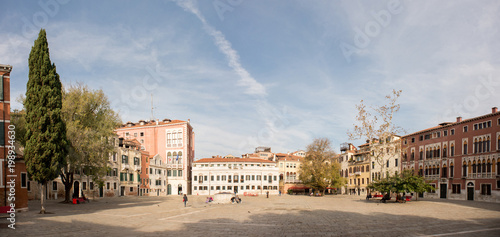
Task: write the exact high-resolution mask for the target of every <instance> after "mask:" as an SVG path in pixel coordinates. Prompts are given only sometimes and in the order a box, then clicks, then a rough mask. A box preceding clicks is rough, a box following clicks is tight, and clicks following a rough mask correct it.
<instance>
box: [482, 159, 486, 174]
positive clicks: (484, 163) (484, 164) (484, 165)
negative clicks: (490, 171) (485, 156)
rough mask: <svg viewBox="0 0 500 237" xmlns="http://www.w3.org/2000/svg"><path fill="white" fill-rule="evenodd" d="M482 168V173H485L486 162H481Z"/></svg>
mask: <svg viewBox="0 0 500 237" xmlns="http://www.w3.org/2000/svg"><path fill="white" fill-rule="evenodd" d="M482 167H483V169H482V173H486V160H483V163H482Z"/></svg>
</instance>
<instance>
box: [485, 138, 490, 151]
mask: <svg viewBox="0 0 500 237" xmlns="http://www.w3.org/2000/svg"><path fill="white" fill-rule="evenodd" d="M486 139H487V140H486V149H484V151H485V152H490V151H491V149H490V144H491V141H490V137H489V136H488V138H486Z"/></svg>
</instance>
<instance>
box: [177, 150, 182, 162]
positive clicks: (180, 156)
mask: <svg viewBox="0 0 500 237" xmlns="http://www.w3.org/2000/svg"><path fill="white" fill-rule="evenodd" d="M177 156H178V157H179V159H178V161H177V162H178V163H179V164H182V151H179V153H177Z"/></svg>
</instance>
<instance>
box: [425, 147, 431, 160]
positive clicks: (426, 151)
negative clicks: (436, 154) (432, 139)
mask: <svg viewBox="0 0 500 237" xmlns="http://www.w3.org/2000/svg"><path fill="white" fill-rule="evenodd" d="M425 158H426V159H428V158H431V154H430V152H429V148H428V147H427V148H426V149H425Z"/></svg>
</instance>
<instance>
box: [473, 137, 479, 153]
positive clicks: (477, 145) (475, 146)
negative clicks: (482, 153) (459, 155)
mask: <svg viewBox="0 0 500 237" xmlns="http://www.w3.org/2000/svg"><path fill="white" fill-rule="evenodd" d="M478 152H479V144H478V142H477V138H474V153H478Z"/></svg>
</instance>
